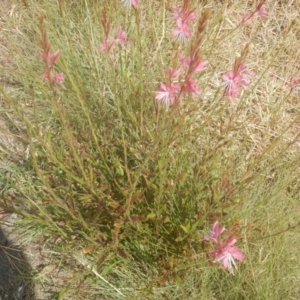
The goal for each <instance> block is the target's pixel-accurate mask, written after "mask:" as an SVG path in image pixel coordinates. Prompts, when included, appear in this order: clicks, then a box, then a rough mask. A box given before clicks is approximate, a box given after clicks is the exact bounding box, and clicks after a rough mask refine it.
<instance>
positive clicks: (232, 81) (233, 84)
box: [222, 63, 253, 98]
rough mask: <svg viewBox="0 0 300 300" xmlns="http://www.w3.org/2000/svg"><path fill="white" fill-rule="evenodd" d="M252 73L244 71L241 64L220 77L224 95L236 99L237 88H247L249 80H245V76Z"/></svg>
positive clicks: (243, 66) (243, 65)
mask: <svg viewBox="0 0 300 300" xmlns="http://www.w3.org/2000/svg"><path fill="white" fill-rule="evenodd" d="M252 74H253V72H252V71H250V70H248V69H246V66H245V64H244V63H241V64H240V65H239V66H238V67H237V68H236V71H235V70H231V71H229V72H227V73H225V74H223V75H222V79H223V80H224V81H225V91H224V95H225V96H228V97H232V98H236V97H238V95H239V86H240V85H243V86H248V85H249V84H250V80H248V79H247V78H245V77H244V76H245V75H246V76H247V75H252Z"/></svg>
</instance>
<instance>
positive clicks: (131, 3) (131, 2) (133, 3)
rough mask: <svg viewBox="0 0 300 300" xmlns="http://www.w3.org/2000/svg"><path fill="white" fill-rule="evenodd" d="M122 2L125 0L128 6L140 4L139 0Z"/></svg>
mask: <svg viewBox="0 0 300 300" xmlns="http://www.w3.org/2000/svg"><path fill="white" fill-rule="evenodd" d="M121 2H123V3H124V4H125V5H126V6H128V7H130V6H134V7H137V6H138V4H139V1H138V0H121Z"/></svg>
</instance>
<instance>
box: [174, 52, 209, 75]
mask: <svg viewBox="0 0 300 300" xmlns="http://www.w3.org/2000/svg"><path fill="white" fill-rule="evenodd" d="M179 60H180V62H181V65H182V66H183V67H184V68H186V69H188V68H189V67H190V65H191V63H192V62H193V60H192V58H191V56H189V57H187V58H184V56H183V55H182V54H179ZM207 64H208V61H207V60H205V61H199V62H196V65H195V66H193V69H194V73H199V72H202V71H203V70H204V69H205V66H206V65H207Z"/></svg>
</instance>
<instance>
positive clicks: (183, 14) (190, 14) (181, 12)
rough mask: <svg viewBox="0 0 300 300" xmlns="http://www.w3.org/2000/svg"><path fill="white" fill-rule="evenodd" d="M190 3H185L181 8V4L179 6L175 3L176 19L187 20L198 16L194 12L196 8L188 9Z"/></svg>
mask: <svg viewBox="0 0 300 300" xmlns="http://www.w3.org/2000/svg"><path fill="white" fill-rule="evenodd" d="M187 9H188V5H183V7H182V8H181V9H180V8H179V6H177V5H176V4H175V5H173V11H174V15H175V16H174V19H175V20H176V21H177V20H179V19H180V20H181V21H182V22H187V21H190V20H193V19H195V18H196V16H195V13H194V9H193V10H190V11H188V10H187Z"/></svg>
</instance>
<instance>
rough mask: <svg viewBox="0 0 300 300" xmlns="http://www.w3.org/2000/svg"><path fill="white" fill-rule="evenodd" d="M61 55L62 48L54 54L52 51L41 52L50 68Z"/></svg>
mask: <svg viewBox="0 0 300 300" xmlns="http://www.w3.org/2000/svg"><path fill="white" fill-rule="evenodd" d="M59 55H60V50H57V51H55V52H54V53H53V54H50V53H45V52H43V53H41V54H40V56H41V58H42V59H43V61H44V63H45V64H46V65H47V67H48V68H51V67H52V66H53V65H54V63H55V62H56V60H57V59H58V57H59Z"/></svg>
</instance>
